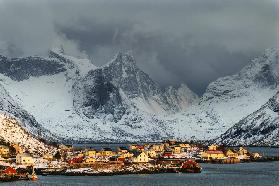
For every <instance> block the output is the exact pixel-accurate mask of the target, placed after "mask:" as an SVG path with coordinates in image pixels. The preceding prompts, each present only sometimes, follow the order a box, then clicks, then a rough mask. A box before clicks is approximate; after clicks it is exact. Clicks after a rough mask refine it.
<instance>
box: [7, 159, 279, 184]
mask: <svg viewBox="0 0 279 186" xmlns="http://www.w3.org/2000/svg"><path fill="white" fill-rule="evenodd" d="M202 167H203V172H202V173H201V174H183V173H177V174H176V173H171V174H153V175H122V176H103V177H101V176H99V177H90V176H84V177H79V176H77V177H67V176H40V177H39V181H37V182H36V183H32V182H15V183H10V184H3V185H53V186H55V185H58V186H59V185H69V186H75V185H78V186H86V185H100V186H106V185H117V186H132V185H135V186H137V185H139V186H141V185H143V186H149V185H151V186H152V185H156V186H161V185H162V186H172V185H174V186H180V185H189V186H205V185H212V186H215V185H216V186H231V185H238V186H242V185H243V186H250V185H251V186H265V185H268V186H270V185H274V186H278V185H279V162H268V163H267V162H264V163H245V164H235V165H220V164H202Z"/></svg>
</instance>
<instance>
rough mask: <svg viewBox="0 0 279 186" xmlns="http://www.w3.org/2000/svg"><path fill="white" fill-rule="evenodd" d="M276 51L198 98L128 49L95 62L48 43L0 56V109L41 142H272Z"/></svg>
mask: <svg viewBox="0 0 279 186" xmlns="http://www.w3.org/2000/svg"><path fill="white" fill-rule="evenodd" d="M278 54H279V51H278V50H277V49H268V50H266V51H265V53H264V54H263V55H262V56H260V57H258V58H255V59H254V60H252V61H251V63H250V64H248V65H247V66H246V67H244V68H243V69H242V70H241V71H240V72H239V73H238V74H235V75H232V76H227V77H223V78H219V79H217V80H216V81H214V82H212V83H211V84H210V85H209V86H208V88H207V90H206V92H205V93H204V95H203V96H202V97H201V98H199V97H198V96H197V95H196V94H195V93H194V92H192V91H191V90H190V89H189V88H188V87H187V85H184V84H182V85H181V86H180V87H167V88H161V87H160V86H159V85H158V84H157V83H156V82H154V81H153V80H152V79H151V78H150V77H149V76H148V75H147V74H146V73H144V72H143V71H142V70H141V69H140V68H139V67H138V66H137V64H136V61H135V59H134V58H133V56H132V55H131V54H129V53H121V52H120V53H118V54H117V55H116V56H115V58H114V59H112V60H111V61H110V62H109V63H107V64H106V65H104V66H101V67H96V66H94V65H93V63H92V62H91V61H90V60H88V59H77V58H74V57H71V56H69V55H66V54H65V53H64V52H61V51H59V50H56V49H55V50H51V51H50V52H49V57H47V58H44V57H37V56H36V57H35V56H31V57H23V58H7V57H4V56H0V92H1V95H0V100H1V103H0V111H1V112H2V113H5V114H8V115H11V116H12V117H15V118H17V119H18V121H19V123H21V126H22V127H23V128H24V129H26V130H27V131H30V132H31V133H32V134H33V135H35V136H38V137H39V136H41V137H43V138H45V139H47V140H64V141H114V142H116V141H118V142H120V141H156V140H161V139H164V138H177V139H181V140H191V139H197V140H208V139H216V142H218V143H227V144H233V145H238V144H266V145H278V143H277V142H276V139H278V130H279V129H278V124H277V123H276V121H277V120H278V110H277V109H276V105H277V104H278V103H277V98H276V95H277V94H278V93H277V92H278V90H279V89H278V83H279V58H278V56H279V55H278ZM271 102H272V103H271ZM270 105H273V106H270ZM259 113H261V114H260V115H261V118H260V117H259ZM261 120H262V122H261V123H259V122H260V121H261ZM256 126H257V127H256ZM250 129H253V130H252V131H253V132H252V131H251V130H250ZM276 131H277V132H276ZM221 135H222V136H221ZM270 135H272V137H268V136H270ZM220 136H221V137H220ZM2 138H5V136H2ZM260 141H261V142H262V143H259V142H260Z"/></svg>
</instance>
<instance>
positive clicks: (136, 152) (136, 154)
mask: <svg viewBox="0 0 279 186" xmlns="http://www.w3.org/2000/svg"><path fill="white" fill-rule="evenodd" d="M142 153H144V152H139V151H134V152H133V154H134V157H138V156H139V155H140V154H142Z"/></svg>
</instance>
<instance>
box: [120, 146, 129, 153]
mask: <svg viewBox="0 0 279 186" xmlns="http://www.w3.org/2000/svg"><path fill="white" fill-rule="evenodd" d="M117 151H118V154H125V153H127V152H128V149H127V148H126V147H118V148H117Z"/></svg>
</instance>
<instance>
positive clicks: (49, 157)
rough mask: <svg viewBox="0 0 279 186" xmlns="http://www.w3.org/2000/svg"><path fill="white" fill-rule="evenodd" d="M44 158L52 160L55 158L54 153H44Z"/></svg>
mask: <svg viewBox="0 0 279 186" xmlns="http://www.w3.org/2000/svg"><path fill="white" fill-rule="evenodd" d="M43 158H44V159H45V160H48V161H51V160H53V155H52V154H48V153H47V154H44V156H43Z"/></svg>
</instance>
